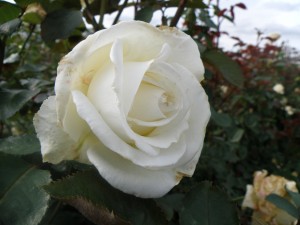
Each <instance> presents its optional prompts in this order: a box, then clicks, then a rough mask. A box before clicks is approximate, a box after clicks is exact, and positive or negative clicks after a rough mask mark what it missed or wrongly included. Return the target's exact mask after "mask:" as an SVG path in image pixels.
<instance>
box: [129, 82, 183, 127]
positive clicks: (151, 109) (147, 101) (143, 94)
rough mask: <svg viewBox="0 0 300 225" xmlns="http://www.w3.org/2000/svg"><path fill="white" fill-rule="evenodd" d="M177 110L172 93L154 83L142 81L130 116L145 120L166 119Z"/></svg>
mask: <svg viewBox="0 0 300 225" xmlns="http://www.w3.org/2000/svg"><path fill="white" fill-rule="evenodd" d="M176 110H177V104H176V99H175V97H173V95H172V94H171V93H168V92H167V91H166V90H164V89H162V88H160V87H157V86H155V85H153V84H150V83H147V82H142V83H141V85H140V87H139V89H138V91H137V93H136V96H135V99H134V101H133V104H132V106H131V110H130V112H129V117H131V118H134V119H139V120H142V121H145V122H152V121H158V120H161V119H165V118H167V117H169V116H170V115H172V114H173V112H175V111H176Z"/></svg>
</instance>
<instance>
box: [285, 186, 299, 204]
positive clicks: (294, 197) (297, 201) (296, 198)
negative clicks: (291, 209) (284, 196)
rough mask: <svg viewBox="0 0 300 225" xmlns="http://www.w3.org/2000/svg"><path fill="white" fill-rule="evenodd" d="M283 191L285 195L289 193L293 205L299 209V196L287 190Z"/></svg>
mask: <svg viewBox="0 0 300 225" xmlns="http://www.w3.org/2000/svg"><path fill="white" fill-rule="evenodd" d="M285 190H286V191H287V193H289V195H290V196H291V198H292V200H293V202H294V203H295V205H296V206H297V207H298V208H300V194H299V193H296V192H293V191H290V190H289V189H287V188H285Z"/></svg>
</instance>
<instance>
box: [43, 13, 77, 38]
mask: <svg viewBox="0 0 300 225" xmlns="http://www.w3.org/2000/svg"><path fill="white" fill-rule="evenodd" d="M82 22H83V21H82V15H81V12H80V11H77V10H68V9H60V10H56V11H53V12H51V13H49V14H47V16H46V18H45V20H44V21H43V22H42V26H41V28H42V38H43V39H44V40H45V41H53V40H55V39H65V38H68V37H69V36H70V35H71V33H72V32H73V31H74V29H75V28H76V27H78V26H79V25H80V24H81V23H82Z"/></svg>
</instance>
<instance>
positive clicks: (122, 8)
mask: <svg viewBox="0 0 300 225" xmlns="http://www.w3.org/2000/svg"><path fill="white" fill-rule="evenodd" d="M127 3H128V0H125V1H124V3H123V5H122V6H121V8H120V10H119V12H118V14H117V16H116V18H115V19H114V22H113V24H112V25H115V24H116V23H117V22H118V21H119V19H120V16H121V14H122V12H123V10H124V9H125V7H126V5H127Z"/></svg>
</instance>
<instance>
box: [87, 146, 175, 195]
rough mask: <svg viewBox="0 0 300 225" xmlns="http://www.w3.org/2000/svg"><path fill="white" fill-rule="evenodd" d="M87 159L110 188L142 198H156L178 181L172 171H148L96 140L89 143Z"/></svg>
mask: <svg viewBox="0 0 300 225" xmlns="http://www.w3.org/2000/svg"><path fill="white" fill-rule="evenodd" d="M90 146H91V147H90V149H89V150H88V152H87V154H88V158H89V160H90V161H91V163H92V164H94V165H95V166H96V168H97V170H98V171H99V173H100V174H101V176H103V177H104V178H105V179H106V180H107V181H108V182H109V183H110V184H111V185H112V186H114V187H115V188H117V189H120V190H122V191H123V192H125V193H128V194H133V195H135V196H137V197H143V198H158V197H161V196H163V195H164V194H166V193H167V192H168V191H170V190H171V188H172V187H174V186H175V185H176V184H178V180H177V179H176V173H175V172H174V171H173V170H172V169H161V170H148V169H145V168H143V167H140V166H137V165H134V164H133V163H132V162H130V161H128V160H126V159H124V158H122V157H121V156H118V155H117V154H115V153H114V152H111V151H110V150H109V149H107V148H106V147H105V146H103V145H101V144H100V143H99V142H98V141H97V140H93V141H91V142H90Z"/></svg>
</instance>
